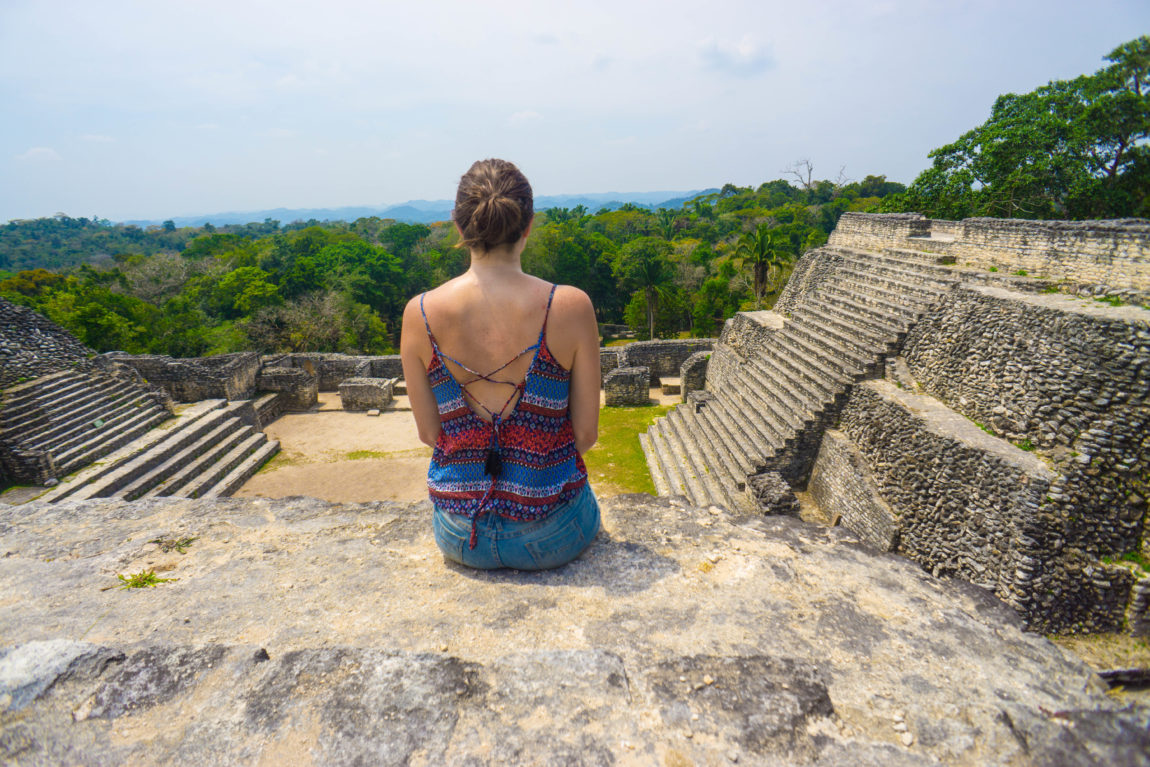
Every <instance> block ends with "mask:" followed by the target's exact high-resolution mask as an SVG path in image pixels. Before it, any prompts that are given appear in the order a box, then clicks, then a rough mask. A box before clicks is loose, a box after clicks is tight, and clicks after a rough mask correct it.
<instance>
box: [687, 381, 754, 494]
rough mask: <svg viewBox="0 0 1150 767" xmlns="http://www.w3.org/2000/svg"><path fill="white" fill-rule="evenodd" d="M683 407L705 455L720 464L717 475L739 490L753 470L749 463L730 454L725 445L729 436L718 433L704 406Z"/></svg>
mask: <svg viewBox="0 0 1150 767" xmlns="http://www.w3.org/2000/svg"><path fill="white" fill-rule="evenodd" d="M683 407H684V408H685V409H686V412H685V413H684V416H685V419H686V421H687V422H688V425H689V426H690V428H691V429H692V431H694V433H695V434H696V435H698V439H699V441H700V442H702V443H703V444H704V446H705V448H706V452H707V454H708V455H709V456H711V457H712V458H714V459H716V460H715V462H716V463H718V464H720V466H719V467H718V468H719V469H720V471H719V474H720V475H721V476H722V478H723V479H725V480H727V481H728V482H729V483H730V484H731V485H732V486H734V487H735V488H736V489H739V490H741V489H742V488H743V486H744V485H745V484H746V481H747V474H749V473H750V471H751V469H752V468H753V467H752V466H751V463H750V461H748V460H746V458H743V459H742V460H741V461H740V460H739V458H740V456H739V455H737V454H736V453H734V452H732V450H731V448H730V446H728V444H727V441H728V440H729V439H730V437H729V435H727V434H726V433H725V432H722V431H720V428H719V426H718V425H717V422H716V421H714V420H712V419H711V418H709V417H708V416H707V415H706V412H707V407H706V406H705V405H703V406H700V407H699V408H698V409H697V410H696V409H695V407H694V405H692V404H691V403H687V404H685V405H684V406H683Z"/></svg>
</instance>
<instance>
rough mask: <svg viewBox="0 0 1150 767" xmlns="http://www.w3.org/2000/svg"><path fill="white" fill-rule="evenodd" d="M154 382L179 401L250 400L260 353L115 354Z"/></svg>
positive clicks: (114, 357) (253, 389)
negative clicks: (171, 355)
mask: <svg viewBox="0 0 1150 767" xmlns="http://www.w3.org/2000/svg"><path fill="white" fill-rule="evenodd" d="M112 359H114V360H115V361H116V362H119V363H121V364H124V365H127V366H129V367H131V368H133V369H134V370H136V372H138V373H139V374H140V375H141V376H143V377H144V379H145V380H146V381H147V382H148V383H150V384H153V385H156V386H160V387H163V389H164V390H165V391H167V392H168V393H169V394H170V395H171V396H172V398H173V399H175V400H176V401H177V402H197V401H199V400H202V399H217V398H222V399H228V400H237V399H248V398H250V397H251V396H252V395H253V394H255V390H256V375H257V374H258V373H259V369H260V356H259V355H258V354H256V353H255V352H236V353H233V354H219V355H216V356H214V357H189V358H174V357H166V356H162V355H158V354H138V355H132V354H116V355H115V356H113V357H112Z"/></svg>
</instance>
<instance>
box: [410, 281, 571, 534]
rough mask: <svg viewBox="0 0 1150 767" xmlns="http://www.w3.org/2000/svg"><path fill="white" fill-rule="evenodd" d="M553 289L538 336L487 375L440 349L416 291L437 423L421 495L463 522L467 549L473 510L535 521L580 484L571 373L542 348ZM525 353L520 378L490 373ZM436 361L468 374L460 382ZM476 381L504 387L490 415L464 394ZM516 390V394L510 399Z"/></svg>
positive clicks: (475, 517)
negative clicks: (467, 525) (526, 362)
mask: <svg viewBox="0 0 1150 767" xmlns="http://www.w3.org/2000/svg"><path fill="white" fill-rule="evenodd" d="M556 287H557V286H555V285H552V286H551V293H550V294H549V295H548V297H547V309H546V311H545V312H544V314H543V327H542V328H540V330H539V339H538V340H537V341H536V342H535V343H534V344H532V345H531V346H528V347H527V348H526V349H524V350H523V351H521V352H519V354H517V355H515V356H514V357H513V358H511V359H510V360H508V361H507V362H506V363H504V364H503V365H501V366H499V367H498V368H496V369H495V370H493V371H491V372H490V373H479V372H477V371H475V370H472V369H471V368H469V367H467V366H466V365H464V364H463V363H461V362H459V361H458V360H456V359H454V358H452V357H449V356H447V355H446V354H444V353H443V350H442V349H440V348H439V344H438V343H437V342H436V340H435V334H433V333H432V332H431V324H430V323H429V322H428V320H427V312H426V311H424V309H423V296H420V297H419V310H420V312H421V313H422V314H423V323H424V326H425V327H426V328H427V337H428V339H429V340H430V341H431V350H432V355H431V362H430V363H429V364H428V366H427V378H428V381H429V382H430V383H431V391H432V392H433V393H434V394H435V402H436V405H437V406H438V408H439V420H440V423H441V425H442V428H441V429H440V431H439V438H438V439H437V440H436V442H435V450H434V451H433V452H432V456H431V466H430V468H429V469H428V472H427V489H428V494H429V495H430V496H431V500H432V501H433V502H434V503H435V505H436V506H438V507H439V508H440V509H442V510H443V511H447V512H451V513H453V514H459V515H461V516H464V517H466V518H467V519H468V520H470V521H471V547H472V548H474V547H475V541H476V531H475V525H476V521H477V520H478V519H479V517H480V516H481V515H483V514H486V513H488V512H494V513H496V514H499V515H500V516H502V517H506V518H508V519H513V520H517V521H529V520H536V519H542V518H543V517H545V516H547V514H548V513H549V512H550V511H551V510H552V509H554V508H555V507H556V506H558V505H559V504H561V503H563V502H565V501H567V500H570V499H571V498H573V497H574V496H575V495H576V494H577V493H578V492H579V490H580V489H581V488H582V487H583V486H584V485H585V484H586V483H587V468H586V466H585V465H584V464H583V457H582V456H580V455H579V453H578V451H576V450H575V431H574V428H573V427H572V425H571V417H570V415H569V413H568V410H567V405H568V395H569V392H570V383H571V372H570V371H568V370H567V369H565V368H564V367H563V366H562V365H560V364H559V362H558V361H556V359H555V358H554V357H552V356H551V351H550V350H549V349H548V348H547V317H548V315H550V313H551V301H552V300H553V299H554V297H555V288H556ZM424 295H426V294H424ZM529 352H534V357H532V359H531V364H530V366H529V367H528V368H527V374H526V375H525V376H524V379H523V381H521V382H519V383H515V382H513V381H503V380H500V379H497V378H493V376H496V375H498V374H499V373H500V372H501V371H502V370H503V369H505V368H506V367H508V366H509V365H511V364H512V363H513V362H515V361H516V360H518V359H519V358H520V357H522V356H523V355H524V354H527V353H529ZM444 360H449V361H451V362H453V363H455V364H456V365H457V366H458V367H459V368H460V369H462V370H464V371H466V372H467V373H468V374H469V375H471V376H472V378H471V379H470V380H468V381H466V382H464V383H462V384H461V383H460V382H459V381H457V380H456V378H455V376H454V375H453V374H452V373H451V371H450V370H449V369H448V368H447V364H446V363H445V362H444ZM480 380H483V381H490V382H493V383H501V384H506V385H507V386H509V387H511V389H512V391H511V394H510V395H509V396H508V398H507V401H506V402H505V403H504V405H503V408H502V409H501V410H500V411H499V412H498V413H497V412H494V411H492V410H490V409H488V408H487V406H486V405H483V404H482V403H480V402H479V401H478V400H476V399H475V398H474V397H472V399H473V400H474V401H475V402H476V403H477V404H479V406H480V407H482V408H483V409H484V410H487V412H488V415H490V416H491V420H487V419H484V418H481V417H479V415H478V414H476V413H475V411H474V410H472V409H471V407H470V406H469V405H468V403H467V400H466V398H465V394H464V393H465V392H466V391H467V387H468V386H469V385H471V384H473V383H475V382H476V381H480ZM468 394H470V393H468ZM516 394H519V400H518V402H515V403H514V404H512V400H513V399H514V398H515V395H516ZM508 408H510V412H507V411H508Z"/></svg>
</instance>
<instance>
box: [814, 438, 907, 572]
mask: <svg viewBox="0 0 1150 767" xmlns="http://www.w3.org/2000/svg"><path fill="white" fill-rule="evenodd" d="M807 490H809V491H810V494H811V497H812V498H813V499H814V501H815V503H817V504H818V506H819V508H820V509H822V511H823V513H824V514H825V515H826V516H827V517H828V518H829V519H830V520H831V523H832V524H838V523H841V524H842V525H843V527H845V528H847V529H848V530H850V531H852V532H854V533H855V534H857V535H858V536H859V537H860V538H862V539H863V540H864V541H866V542H867V543H868V544H869V545H871V546H872V547H874V548H876V549H879V550H880V551H890V550H892V549H894V548H895V547H896V546H897V545H898V518H897V517H896V516H895V513H894V510H892V509H891V507H890V506H889V505H888V504H887V502H886V501H884V500H883V498H882V495H881V494H880V493H879V492H878V484H877V483H876V482H875V480H874V477H873V475H872V474H871V470H870V468H869V467H868V466H867V463H866V459H865V458H863V456H862V454H861V453H859V451H858V450H857V449H855V446H854V445H853V444H851V441H850V439H848V438H847V436H846V435H845V434H843V433H842V432H841V431H838V430H837V429H828V430H827V432H826V434H825V435H824V436H823V441H822V445H821V447H820V448H819V454H818V458H817V459H816V460H815V466H814V469H813V470H812V471H811V479H810V483H809V484H808V486H807Z"/></svg>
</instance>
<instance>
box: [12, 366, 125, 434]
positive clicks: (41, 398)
mask: <svg viewBox="0 0 1150 767" xmlns="http://www.w3.org/2000/svg"><path fill="white" fill-rule="evenodd" d="M118 384H119V382H118V381H116V380H114V379H110V378H104V377H96V378H93V379H87V378H79V377H74V378H71V379H67V385H66V386H65V387H64V388H63V389H59V390H54V391H52V392H39V393H38V395H37V396H36V397H35V398H34V399H27V400H25V401H22V402H19V403H12V402H7V401H6V403H5V407H4V410H3V411H0V429H3V430H4V431H10V430H13V429H16V430H18V431H20V432H25V433H27V432H28V431H31V430H39V429H42V428H43V425H44V424H46V423H51V422H52V421H53V419H59V418H60V417H62V416H64V415H66V414H67V413H68V411H69V410H70V407H75V406H77V405H82V404H84V403H85V402H86V401H87V400H89V399H91V398H92V397H98V396H100V395H101V394H102V393H104V392H109V391H112V390H114V389H116V388H118Z"/></svg>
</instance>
